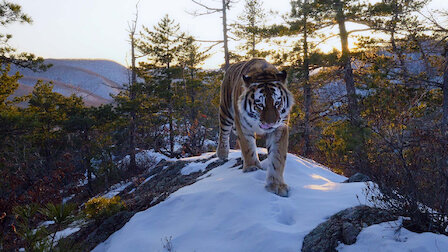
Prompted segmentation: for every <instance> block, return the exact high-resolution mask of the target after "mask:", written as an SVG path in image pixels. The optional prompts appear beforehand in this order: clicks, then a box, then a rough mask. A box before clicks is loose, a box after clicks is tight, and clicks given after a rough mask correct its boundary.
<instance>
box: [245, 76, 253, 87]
mask: <svg viewBox="0 0 448 252" xmlns="http://www.w3.org/2000/svg"><path fill="white" fill-rule="evenodd" d="M243 81H244V83H246V86H250V84H251V83H252V77H250V76H248V75H243Z"/></svg>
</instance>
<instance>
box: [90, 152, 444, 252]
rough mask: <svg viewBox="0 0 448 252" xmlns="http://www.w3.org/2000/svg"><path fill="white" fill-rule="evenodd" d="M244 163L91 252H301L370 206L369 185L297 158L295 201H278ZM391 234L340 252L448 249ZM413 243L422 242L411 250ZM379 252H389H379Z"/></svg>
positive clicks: (221, 170) (426, 238) (288, 177)
mask: <svg viewBox="0 0 448 252" xmlns="http://www.w3.org/2000/svg"><path fill="white" fill-rule="evenodd" d="M261 152H266V150H265V149H262V151H261ZM259 153H260V150H259ZM212 155H213V153H207V154H205V155H202V157H211V156H212ZM240 156H241V153H240V152H239V151H231V153H230V155H229V161H228V162H226V163H224V164H223V165H221V166H219V167H217V168H215V169H212V170H211V171H209V172H208V173H206V174H204V175H203V176H201V177H200V179H199V180H198V181H197V182H196V183H194V184H192V185H190V186H186V187H183V188H181V189H179V190H178V191H176V192H175V193H173V194H171V195H170V196H169V197H168V198H167V199H166V200H165V201H163V202H161V203H159V204H158V205H156V206H154V207H151V208H149V209H147V210H145V211H142V212H139V213H137V214H135V215H134V216H133V217H132V218H131V220H130V221H129V222H128V223H126V225H124V226H123V227H122V228H121V229H120V230H118V231H117V232H115V233H114V234H112V235H111V236H110V237H109V238H108V239H107V240H106V241H105V242H103V243H101V244H99V245H98V246H97V247H96V248H95V249H94V250H93V251H96V252H103V251H110V252H113V251H148V249H149V250H150V251H164V245H166V244H165V243H166V241H167V240H169V239H170V243H171V245H172V246H173V249H174V251H198V252H200V251H300V249H301V246H302V242H303V238H304V237H305V235H307V234H308V233H309V232H310V231H311V230H312V229H314V228H315V227H316V226H317V225H318V224H320V223H322V222H324V221H325V220H327V219H328V218H329V217H330V216H332V215H333V214H335V213H337V212H338V211H340V210H343V209H346V208H348V207H352V206H356V205H359V204H365V203H366V202H359V199H362V198H363V197H359V199H358V197H357V195H359V196H360V195H362V194H363V193H362V191H363V189H364V188H365V184H364V183H341V182H342V181H344V180H345V179H346V178H345V177H343V176H340V175H337V174H335V173H333V172H331V171H330V170H329V169H327V168H325V167H323V166H322V165H319V164H317V163H315V162H313V161H308V160H306V159H302V158H299V157H297V156H294V155H291V154H288V156H287V162H286V168H285V181H286V183H287V184H288V185H289V187H290V195H289V197H287V198H284V197H279V196H277V195H275V194H272V193H270V192H267V191H266V190H265V188H264V185H265V176H266V171H262V170H258V171H255V172H250V173H243V172H242V170H241V169H238V168H237V167H233V166H234V165H235V163H236V158H238V157H240ZM189 159H190V160H193V161H197V160H199V158H198V157H195V158H189ZM184 160H185V159H184ZM212 160H213V159H212ZM209 162H212V161H207V162H205V163H199V162H197V163H193V164H190V165H188V166H186V167H184V168H187V169H185V171H184V172H185V173H187V172H190V171H194V170H199V169H201V170H203V169H205V167H206V166H207V164H208V163H209ZM388 226H390V224H380V225H375V226H372V227H370V228H367V229H365V230H363V232H362V235H361V236H360V239H359V241H358V243H356V244H354V245H352V246H360V247H359V248H361V249H357V248H356V247H351V246H342V245H341V246H340V247H341V249H344V250H343V251H368V250H364V249H363V248H367V247H368V248H370V247H375V246H376V247H377V249H376V250H378V247H379V245H380V244H381V246H386V248H390V249H392V248H395V247H397V246H402V247H403V248H412V249H416V251H419V250H418V249H419V248H430V249H431V248H434V246H436V245H434V244H437V246H438V248H439V250H435V251H447V249H448V243H446V237H444V236H437V235H435V234H419V235H418V234H414V233H411V232H409V231H407V230H406V231H405V230H402V231H401V232H402V236H403V237H408V239H406V241H402V242H401V243H400V244H398V245H397V244H396V243H397V242H394V241H393V240H391V238H388V237H386V238H384V237H382V236H385V235H388V234H392V233H393V230H386V231H385V229H387V227H388ZM370 232H373V233H375V235H372V234H371V233H370ZM388 232H389V233H388ZM391 232H392V233H391ZM413 239H417V240H416V241H412V242H411V240H413ZM427 243H431V244H427ZM352 248H353V250H349V249H352ZM398 248H400V247H398ZM381 251H387V250H383V247H381ZM391 251H396V250H391ZM406 251H408V250H406ZM423 251H425V250H423Z"/></svg>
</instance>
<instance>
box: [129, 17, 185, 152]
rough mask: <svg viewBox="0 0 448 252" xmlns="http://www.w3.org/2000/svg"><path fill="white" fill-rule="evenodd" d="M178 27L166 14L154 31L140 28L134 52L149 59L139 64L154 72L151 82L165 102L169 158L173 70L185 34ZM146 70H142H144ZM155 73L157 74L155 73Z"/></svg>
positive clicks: (172, 104)
mask: <svg viewBox="0 0 448 252" xmlns="http://www.w3.org/2000/svg"><path fill="white" fill-rule="evenodd" d="M179 30H180V26H179V24H176V23H175V21H174V20H172V19H170V18H169V17H168V15H165V17H163V18H162V20H161V21H160V22H159V23H158V24H157V25H156V26H154V27H153V30H150V29H148V28H147V27H143V32H141V34H140V35H141V39H139V40H138V41H137V49H138V50H139V52H140V53H141V54H142V55H143V56H146V57H148V59H149V63H142V64H141V66H142V67H143V68H144V69H146V71H149V70H150V69H152V70H153V74H152V75H153V77H154V78H153V79H152V80H153V81H156V84H155V85H157V86H158V87H157V88H158V90H159V92H158V95H159V97H160V98H162V99H165V100H166V109H167V117H168V125H169V143H170V149H169V153H170V155H174V135H175V132H174V122H173V119H174V114H173V113H174V111H173V109H174V108H173V106H174V101H173V98H174V90H172V77H173V70H174V69H172V67H173V66H174V65H176V64H179V58H178V55H179V53H180V50H181V47H182V42H183V41H184V37H185V35H184V34H183V33H180V31H179ZM144 71H145V70H144ZM156 72H158V73H156Z"/></svg>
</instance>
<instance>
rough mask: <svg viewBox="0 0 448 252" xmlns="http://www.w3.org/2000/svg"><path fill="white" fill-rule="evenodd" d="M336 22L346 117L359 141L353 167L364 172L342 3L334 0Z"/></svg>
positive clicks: (363, 148)
mask: <svg viewBox="0 0 448 252" xmlns="http://www.w3.org/2000/svg"><path fill="white" fill-rule="evenodd" d="M335 7H336V22H337V23H338V26H339V37H340V39H341V47H342V58H341V60H342V66H343V67H344V81H345V88H346V92H347V103H348V117H349V120H350V124H351V126H352V130H353V131H354V132H353V135H352V137H353V138H355V139H354V140H356V141H357V142H358V143H359V146H357V147H355V149H354V150H353V154H354V165H355V167H354V168H355V169H356V170H358V171H361V172H364V173H367V171H368V166H369V164H368V158H367V153H366V150H365V139H364V134H363V133H362V121H361V115H360V111H359V107H358V101H357V97H356V88H355V80H354V77H353V69H352V64H351V56H350V50H349V48H348V33H347V29H346V28H345V19H346V18H345V14H344V11H343V3H342V2H341V1H339V0H338V1H336V3H335Z"/></svg>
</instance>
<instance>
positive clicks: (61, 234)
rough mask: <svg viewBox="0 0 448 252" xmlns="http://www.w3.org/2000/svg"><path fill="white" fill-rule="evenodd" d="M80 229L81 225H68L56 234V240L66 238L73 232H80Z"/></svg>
mask: <svg viewBox="0 0 448 252" xmlns="http://www.w3.org/2000/svg"><path fill="white" fill-rule="evenodd" d="M80 229H81V228H80V227H68V228H66V229H64V230H61V231H58V232H56V236H55V238H54V240H55V241H58V240H60V239H62V238H65V237H67V236H69V235H71V234H73V233H76V232H78V231H79V230H80Z"/></svg>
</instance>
